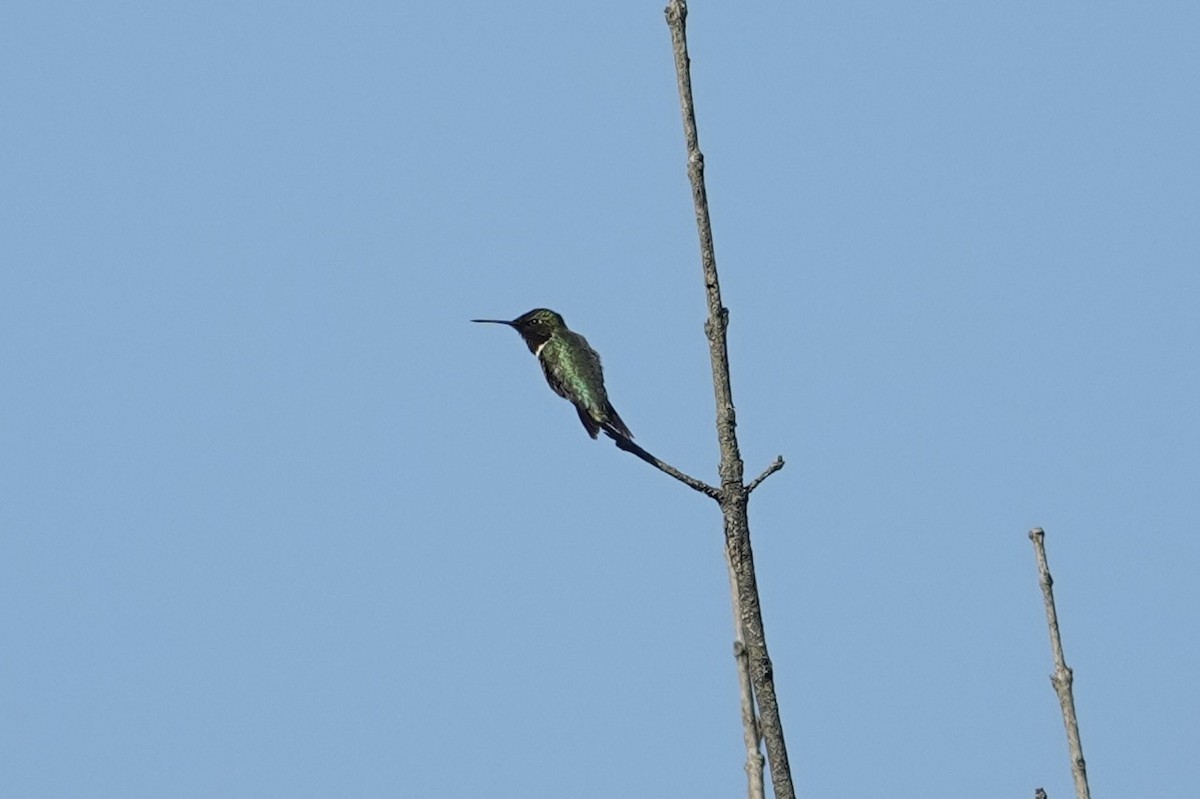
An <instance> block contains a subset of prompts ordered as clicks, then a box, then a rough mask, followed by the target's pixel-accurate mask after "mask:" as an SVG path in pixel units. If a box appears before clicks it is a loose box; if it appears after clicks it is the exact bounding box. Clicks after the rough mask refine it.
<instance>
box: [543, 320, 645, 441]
mask: <svg viewBox="0 0 1200 799" xmlns="http://www.w3.org/2000/svg"><path fill="white" fill-rule="evenodd" d="M538 361H539V362H540V363H541V365H542V372H543V373H544V374H545V375H546V382H547V383H549V384H550V388H552V389H553V390H554V393H555V394H558V395H559V396H560V397H563V398H564V399H566V400H568V401H569V402H570V403H571V404H572V405H574V406H575V411H576V413H578V414H579V421H580V422H582V423H583V429H584V430H586V431H587V434H588V435H589V436H591V437H592V438H596V436H597V435H599V433H600V431H601V430H604V431H606V432H608V433H609V434H610V435H614V436H620V437H624V438H629V439H632V438H633V434H632V433H630V432H629V428H628V427H626V426H625V422H623V421H621V417H620V416H619V415H618V414H617V411H616V409H615V408H613V406H612V403H611V402H609V401H608V393H607V392H606V391H605V390H604V371H603V369H602V368H601V366H600V356H599V355H597V354H596V351H595V350H593V349H592V348H591V347H589V346H588V343H587V340H586V339H585V338H584V337H583V336H581V335H579V334H578V333H575V332H572V331H569V330H568V331H561V332H559V333H558V334H556V335H555V336H554V337H553V338H552V339H551V340H550V341H548V342H547V343H546V345H545V346H544V347H543V348H542V349H541V350H540V351H539V352H538Z"/></svg>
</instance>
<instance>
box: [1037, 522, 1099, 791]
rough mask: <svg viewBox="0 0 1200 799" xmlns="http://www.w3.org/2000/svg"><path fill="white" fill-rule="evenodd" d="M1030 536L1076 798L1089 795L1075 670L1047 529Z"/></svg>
mask: <svg viewBox="0 0 1200 799" xmlns="http://www.w3.org/2000/svg"><path fill="white" fill-rule="evenodd" d="M1029 540H1030V541H1032V542H1033V552H1034V555H1035V557H1037V564H1038V575H1039V582H1040V583H1041V586H1042V600H1043V601H1044V602H1045V605H1046V624H1047V625H1048V626H1049V628H1050V649H1051V651H1052V652H1053V654H1054V673H1053V674H1051V675H1050V682H1051V684H1052V685H1053V686H1054V693H1056V694H1058V703H1059V704H1060V705H1061V706H1062V714H1063V726H1065V727H1066V729H1067V748H1068V749H1069V750H1070V752H1071V774H1072V776H1073V777H1074V778H1075V796H1076V799H1089V797H1090V796H1091V793H1090V791H1089V790H1088V782H1087V765H1086V763H1085V762H1084V760H1083V744H1082V743H1080V740H1079V719H1078V718H1077V717H1076V715H1075V694H1074V691H1073V690H1072V684H1073V683H1074V682H1075V673H1074V672H1073V671H1072V670H1071V669H1070V668H1068V667H1067V661H1066V658H1065V657H1063V648H1062V638H1061V637H1060V636H1059V633H1058V612H1057V611H1056V610H1055V608H1054V578H1052V577H1051V576H1050V566H1049V564H1048V563H1047V561H1046V532H1045V531H1044V530H1043V529H1042V528H1040V527H1035V528H1033V529H1032V530H1030V531H1029Z"/></svg>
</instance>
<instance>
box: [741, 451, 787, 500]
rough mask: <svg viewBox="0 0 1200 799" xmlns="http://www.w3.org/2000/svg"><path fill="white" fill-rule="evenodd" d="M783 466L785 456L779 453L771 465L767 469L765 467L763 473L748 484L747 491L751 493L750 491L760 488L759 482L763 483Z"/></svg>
mask: <svg viewBox="0 0 1200 799" xmlns="http://www.w3.org/2000/svg"><path fill="white" fill-rule="evenodd" d="M782 468H783V456H782V455H779V456H777V457H776V458H775V460H773V461H771V465H770V466H768V467H767V468H766V469H763V473H762V474H760V475H759V476H758V477H755V478H754V479H753V480H751V481H750V484H749V485H748V486H746V493H747V494H749V493H751V492H753V491H754V489H756V488H758V486H759V483H761V482H762V481H763V480H766V479H767V478H768V477H770V476H771V475H773V474H775V472H777V471H779V470H780V469H782Z"/></svg>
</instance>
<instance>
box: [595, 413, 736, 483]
mask: <svg viewBox="0 0 1200 799" xmlns="http://www.w3.org/2000/svg"><path fill="white" fill-rule="evenodd" d="M604 432H605V434H606V435H607V436H608V437H609V438H611V439H612V440H613V443H615V444H616V445H617V449H623V450H625V451H626V452H628V453H630V454H633V455H636V456H637V457H639V458H641V459H642V460H644V461H645V462H646V463H648V464H650V465H651V466H653V467H654V468H655V469H658V470H659V471H660V472H662V473H663V474H667V475H670V476H671V477H674V478H675V479H676V480H678V481H679V482H681V483H683V484H684V485H685V486H687V487H688V488H692V489H695V490H696V491H699V492H700V493H701V494H705V495H706V496H710V497H712V498H713V499H715V500H720V498H721V489H719V488H717V487H716V486H710V485H709V484H708V483H706V482H704V481H703V480H697V479H696V478H695V477H692V476H691V475H689V474H684V473H683V472H681V471H679V470H678V469H676V468H675V467H674V466H672V465H671V464H669V463H666V462H664V461H660V460H659V459H658V458H656V457H654V456H653V455H651V454H650V453H649V452H647V451H646V450H644V449H642V448H641V447H639V446H638V445H637V444H635V443H633V442H632V441H630V440H629V439H628V438H625V437H623V436H617V435H613V434H612V433H611V432H609V431H608V430H605V431H604Z"/></svg>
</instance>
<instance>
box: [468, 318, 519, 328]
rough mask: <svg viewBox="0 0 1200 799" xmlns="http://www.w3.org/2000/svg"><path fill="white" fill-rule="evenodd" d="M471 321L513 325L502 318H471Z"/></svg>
mask: <svg viewBox="0 0 1200 799" xmlns="http://www.w3.org/2000/svg"><path fill="white" fill-rule="evenodd" d="M471 321H472V322H483V323H485V324H489V325H508V326H509V327H512V326H513V323H512V322H508V321H505V320H504V319H472V320H471Z"/></svg>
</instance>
